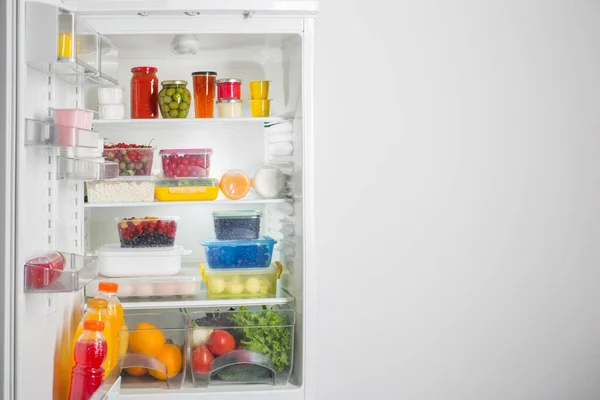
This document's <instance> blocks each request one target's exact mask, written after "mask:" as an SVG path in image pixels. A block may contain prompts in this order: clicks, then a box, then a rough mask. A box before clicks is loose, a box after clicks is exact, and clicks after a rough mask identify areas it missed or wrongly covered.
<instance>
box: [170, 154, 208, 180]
mask: <svg viewBox="0 0 600 400" xmlns="http://www.w3.org/2000/svg"><path fill="white" fill-rule="evenodd" d="M159 154H160V158H161V163H160V165H161V169H162V173H163V175H164V176H166V177H167V178H206V177H208V176H210V158H211V156H212V154H213V151H212V149H163V150H161V151H160V153H159Z"/></svg>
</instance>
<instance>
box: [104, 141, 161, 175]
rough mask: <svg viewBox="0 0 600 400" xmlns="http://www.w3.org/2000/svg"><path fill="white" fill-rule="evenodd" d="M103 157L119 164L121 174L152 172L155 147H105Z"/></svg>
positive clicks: (148, 173)
mask: <svg viewBox="0 0 600 400" xmlns="http://www.w3.org/2000/svg"><path fill="white" fill-rule="evenodd" d="M102 156H103V157H106V159H107V160H108V161H111V162H116V163H117V164H118V165H119V175H120V176H134V175H143V176H148V175H151V174H152V163H153V161H154V147H152V146H147V147H107V146H105V147H104V153H102Z"/></svg>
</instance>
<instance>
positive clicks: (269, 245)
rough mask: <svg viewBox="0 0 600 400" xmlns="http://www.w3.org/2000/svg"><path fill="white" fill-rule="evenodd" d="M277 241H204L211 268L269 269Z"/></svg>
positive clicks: (263, 237) (263, 239) (267, 239)
mask: <svg viewBox="0 0 600 400" xmlns="http://www.w3.org/2000/svg"><path fill="white" fill-rule="evenodd" d="M275 243H277V241H275V240H273V239H271V238H270V237H268V236H261V237H260V238H258V239H256V240H217V239H215V238H210V239H203V240H202V242H201V244H202V246H204V251H205V252H206V262H207V263H208V266H209V267H210V268H215V269H219V268H267V267H268V266H269V265H271V256H272V255H273V247H274V246H275Z"/></svg>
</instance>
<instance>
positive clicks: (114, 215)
mask: <svg viewBox="0 0 600 400" xmlns="http://www.w3.org/2000/svg"><path fill="white" fill-rule="evenodd" d="M2 7H3V8H2V13H1V14H0V16H1V17H2V18H3V20H2V25H3V30H2V32H1V35H2V39H6V40H2V43H4V46H5V49H6V52H3V53H2V55H3V57H4V60H2V61H3V62H1V63H0V64H1V65H0V68H3V69H2V70H0V75H1V76H2V84H3V85H4V86H5V88H6V91H5V93H3V97H2V99H1V100H0V117H2V118H0V119H1V120H2V123H3V128H4V131H5V135H4V137H3V139H2V141H3V145H2V160H3V163H4V165H3V167H4V168H3V172H2V176H1V177H0V185H1V186H2V189H3V192H2V193H3V195H4V197H3V199H2V205H3V209H2V214H1V215H2V217H1V218H2V219H3V221H2V224H1V226H2V227H3V229H2V231H1V232H2V240H1V246H2V250H3V251H2V255H3V257H4V258H3V263H4V265H5V268H4V269H3V271H2V280H1V281H2V289H1V292H2V296H3V310H2V312H3V315H4V316H5V318H4V321H5V323H4V325H3V329H2V332H1V333H2V340H3V342H4V346H2V347H3V352H4V354H3V357H2V360H3V363H4V364H3V368H1V370H2V375H1V378H2V380H1V382H2V389H3V397H2V398H5V399H19V400H28V399H61V400H62V399H65V398H66V397H67V393H68V376H69V374H70V364H69V362H68V361H65V357H66V359H67V360H68V359H69V357H70V356H71V355H72V354H71V353H70V352H71V344H72V342H73V336H74V334H75V330H76V328H77V325H78V324H79V321H80V320H81V318H82V315H83V313H84V311H85V305H86V299H87V298H89V297H90V296H94V293H95V290H96V288H97V284H98V282H99V281H101V280H111V279H108V278H106V277H102V276H101V275H100V269H99V268H100V267H99V260H98V257H97V256H98V250H99V249H101V248H102V247H103V246H105V245H106V244H110V243H119V236H118V235H119V229H118V225H117V222H116V220H118V219H121V218H131V217H136V218H143V217H145V216H159V217H164V216H177V217H179V220H178V226H177V235H176V238H175V243H176V245H180V246H182V247H183V248H185V250H186V253H185V255H184V256H183V259H182V262H181V266H182V267H181V272H179V273H178V274H177V276H179V275H181V276H183V277H184V278H182V279H184V280H185V279H187V282H188V283H189V284H190V285H191V286H188V289H189V290H190V291H191V292H188V293H179V292H178V290H179V289H178V287H177V285H175V286H169V285H170V283H169V282H171V281H170V279H173V276H171V277H164V278H161V277H144V276H142V277H139V276H138V277H137V278H130V279H132V280H131V281H127V282H129V283H131V282H133V286H134V287H137V288H138V289H137V290H142V291H143V293H140V292H139V291H138V292H137V293H133V292H132V291H129V292H127V293H122V294H123V296H122V297H121V302H122V303H123V308H124V310H125V321H126V322H127V321H128V318H131V320H130V321H141V320H144V315H151V316H152V317H148V318H155V319H154V321H157V322H156V325H157V326H159V325H160V324H161V318H164V320H165V321H167V320H169V319H177V318H179V319H180V320H181V321H183V322H181V321H180V323H179V325H177V326H175V325H170V326H167V325H168V323H167V322H165V324H166V325H165V329H164V334H165V336H169V332H170V330H174V331H177V332H176V333H173V335H175V336H177V337H178V338H180V340H181V343H175V344H177V345H180V349H181V352H182V357H183V359H184V361H183V362H182V364H185V365H182V367H181V370H179V371H178V373H177V378H173V379H170V378H169V379H167V380H161V379H154V378H153V377H152V376H149V375H146V376H143V377H136V376H132V375H130V374H128V373H127V372H124V371H121V370H120V367H121V366H123V364H119V365H118V366H117V367H116V368H115V369H114V370H113V372H112V373H111V374H109V375H108V376H107V377H106V379H105V382H104V383H103V385H102V387H101V388H100V389H99V391H98V392H97V393H96V394H95V395H94V397H93V398H95V399H102V398H109V399H141V398H152V399H161V400H167V399H183V398H206V399H217V400H225V399H233V398H235V399H247V400H249V399H278V400H286V399H289V400H300V399H311V398H314V397H315V394H314V392H315V373H314V371H315V369H316V359H315V351H314V342H315V310H316V287H315V286H316V265H315V263H316V257H315V246H314V243H315V237H314V220H313V215H314V212H313V207H314V204H313V198H314V193H313V186H314V182H313V179H314V174H315V173H314V170H313V159H314V153H313V137H314V134H313V53H314V50H313V48H314V39H313V37H314V36H313V34H314V33H313V32H314V26H315V17H316V14H317V11H318V2H317V1H279V0H251V1H228V2H221V1H216V0H196V1H192V0H149V1H137V0H128V1H112V0H110V1H107V0H64V1H61V0H55V1H36V2H33V1H25V0H13V1H10V0H9V1H7V2H5V4H3V6H2ZM60 46H66V47H68V48H69V49H68V50H67V51H66V52H64V51H63V53H61V50H60V49H59V50H58V53H57V49H58V48H59V47H60ZM136 66H152V67H155V68H156V69H157V73H156V75H157V77H158V79H159V81H160V82H163V81H167V80H185V81H187V89H188V90H189V91H190V92H191V93H190V97H193V96H192V94H193V93H194V89H193V82H192V80H193V78H192V73H193V72H196V71H215V72H216V73H217V78H236V79H240V80H241V81H242V86H241V100H242V116H241V117H239V118H218V116H217V115H215V118H204V119H201V118H195V115H194V102H193V101H191V98H190V101H189V102H188V104H189V107H190V112H189V113H188V115H187V117H186V118H181V117H180V118H173V119H169V118H163V117H162V116H159V117H158V118H155V119H131V118H130V117H131V115H130V110H131V104H130V102H131V101H130V95H131V93H130V86H131V85H130V80H131V77H132V72H131V69H132V68H133V67H136ZM252 80H268V81H270V89H269V99H270V100H271V101H270V113H269V115H268V116H263V117H252V115H251V109H250V103H251V101H250V97H249V86H248V82H249V81H252ZM116 85H118V86H122V87H123V88H124V92H123V96H122V97H123V100H122V104H124V106H122V109H123V110H124V112H125V115H124V116H123V118H119V119H102V118H101V117H105V116H106V114H104V115H101V114H99V113H98V112H99V110H100V105H99V103H98V89H99V88H101V87H114V86H116ZM70 108H85V109H89V110H93V111H94V117H93V118H94V119H93V121H92V127H91V129H88V130H85V129H71V130H69V131H65V129H66V128H65V127H64V126H60V125H59V124H55V122H54V118H53V115H54V112H55V111H54V110H56V109H70ZM215 114H217V108H215ZM65 135H66V136H67V137H68V139H65ZM65 140H66V141H65ZM121 142H124V143H136V144H145V145H151V146H153V150H152V151H153V157H154V163H153V166H152V171H151V173H152V174H153V175H155V174H157V173H159V172H160V170H161V162H160V159H161V156H160V155H159V151H160V150H161V149H199V148H201V149H206V148H210V149H212V152H213V153H212V159H211V168H210V176H211V177H214V178H216V179H219V178H220V177H222V176H223V174H225V173H226V172H227V171H229V170H234V169H235V170H241V171H243V172H244V173H245V174H246V175H247V176H248V177H249V178H252V177H253V175H254V174H255V173H256V171H258V170H259V169H260V168H261V167H263V166H265V165H270V166H273V167H276V168H277V169H279V170H280V171H281V172H282V173H283V176H284V178H285V185H284V188H283V190H282V191H281V193H280V194H279V195H277V197H275V198H263V197H261V196H260V195H259V194H258V193H257V192H256V191H255V190H254V189H252V190H250V192H249V193H248V194H247V195H246V196H245V197H244V198H242V199H240V200H230V199H228V198H226V197H225V196H224V195H223V193H222V191H221V192H219V194H218V198H217V199H216V200H214V201H197V200H193V201H182V200H178V201H156V200H155V201H150V202H143V201H137V200H133V201H118V202H104V201H101V202H96V203H93V202H89V201H88V200H89V198H88V196H89V194H90V193H89V191H90V187H92V186H90V185H94V184H98V183H106V182H107V180H109V179H113V177H114V174H115V172H114V171H115V170H113V167H115V164H111V162H112V161H114V160H112V156H111V157H110V159H109V157H107V154H106V152H103V154H102V156H101V157H97V154H96V153H94V151H97V150H98V149H100V150H102V147H101V146H102V143H104V144H109V143H113V144H117V143H121ZM95 147H96V148H95ZM92 153H93V155H92ZM102 158H104V160H102ZM111 160H112V161H111ZM116 168H117V169H118V171H121V170H122V168H121V165H120V163H119V162H118V161H117V163H116ZM121 172H122V171H121ZM154 182H155V184H156V183H157V182H158V181H156V180H155V181H154ZM157 186H158V185H157ZM168 190H169V193H171V188H168ZM109 197H110V196H109ZM247 210H251V211H258V212H260V213H261V214H262V219H261V224H260V234H261V235H265V236H268V237H271V238H273V239H274V240H276V241H277V244H276V245H275V249H274V251H273V256H272V259H273V261H278V262H279V264H277V266H279V265H281V273H279V274H277V275H278V279H277V289H276V294H275V295H268V296H263V297H259V298H257V297H252V296H246V297H244V296H242V295H240V296H236V295H235V292H236V289H233V291H232V292H231V293H232V295H230V296H221V297H219V296H211V295H210V294H209V293H207V286H206V282H204V280H203V275H202V272H201V269H200V268H199V265H201V264H205V263H206V257H205V251H204V248H203V246H202V245H201V240H202V239H203V238H208V237H211V236H213V235H214V224H213V216H212V213H213V212H214V211H247ZM50 251H57V252H61V253H62V254H63V255H64V256H65V260H66V266H65V269H64V270H63V271H62V272H57V273H55V274H54V275H53V276H52V277H51V279H50V281H49V283H47V284H46V285H41V287H40V286H37V287H36V286H35V285H32V284H31V282H29V281H27V279H30V278H28V276H29V275H28V274H29V273H32V272H33V271H34V269H31V268H33V267H29V266H28V267H26V262H27V260H28V259H29V258H30V257H32V256H34V255H36V254H40V253H44V252H50ZM137 267H139V265H138V266H137ZM112 279H113V280H115V281H116V282H119V278H112ZM136 280H137V281H136ZM121 282H125V283H127V282H126V281H121ZM135 285H137V286H135ZM121 287H125V286H124V285H121ZM190 288H191V289H190ZM162 289H165V290H166V292H167V293H166V294H164V293H163V294H161V295H157V294H159V292H160V291H161V290H162ZM169 290H172V293H169ZM118 294H119V292H118ZM240 307H247V308H248V309H251V310H255V309H256V310H259V308H260V309H265V308H266V309H267V310H285V311H286V312H289V313H290V314H289V315H291V316H292V317H291V318H289V319H288V320H287V323H288V324H289V326H290V330H289V331H290V332H291V335H292V338H293V342H292V346H291V354H290V357H289V360H288V361H289V365H288V366H287V367H286V369H285V372H286V374H287V375H286V374H284V376H283V378H281V376H280V375H278V374H277V373H275V372H274V371H273V370H270V369H268V368H267V373H266V375H265V376H266V377H265V378H264V379H263V380H262V381H260V382H258V383H237V384H236V383H231V382H226V381H220V380H219V379H218V378H215V377H214V376H216V375H214V376H213V377H212V378H210V379H208V380H207V381H201V380H199V379H194V372H193V367H192V365H191V357H192V356H191V351H192V350H193V349H190V346H191V345H192V336H193V330H191V328H190V326H185V321H187V322H188V323H189V322H190V321H192V320H193V318H191V319H190V318H189V315H192V314H191V313H193V312H195V313H199V314H197V315H202V313H203V312H208V311H211V312H212V311H215V310H218V311H219V312H225V311H227V310H230V309H231V308H233V309H234V311H233V312H237V311H238V310H240ZM257 312H260V311H257ZM278 312H279V311H278ZM130 315H131V316H132V317H128V316H130ZM136 318H137V319H136ZM140 318H141V319H140ZM186 318H187V319H186ZM129 323H135V322H129ZM174 326H175V327H174ZM286 326H287V325H286ZM129 328H130V329H135V328H133V327H131V326H130V327H129ZM188 328H190V329H188ZM123 359H126V357H122V359H121V360H122V362H124V361H123ZM238 361H239V360H238ZM238 361H236V362H238ZM115 371H117V372H115ZM167 375H168V374H167ZM276 375H277V376H278V378H277V379H275V376H276ZM196 378H197V377H196ZM280 378H281V379H280Z"/></svg>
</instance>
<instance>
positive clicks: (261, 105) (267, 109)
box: [250, 100, 271, 118]
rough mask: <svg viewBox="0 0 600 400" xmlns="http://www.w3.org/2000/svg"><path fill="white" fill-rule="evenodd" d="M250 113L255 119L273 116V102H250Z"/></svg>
mask: <svg viewBox="0 0 600 400" xmlns="http://www.w3.org/2000/svg"><path fill="white" fill-rule="evenodd" d="M250 111H251V112H252V116H253V117H254V118H257V117H268V116H269V115H271V100H250Z"/></svg>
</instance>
